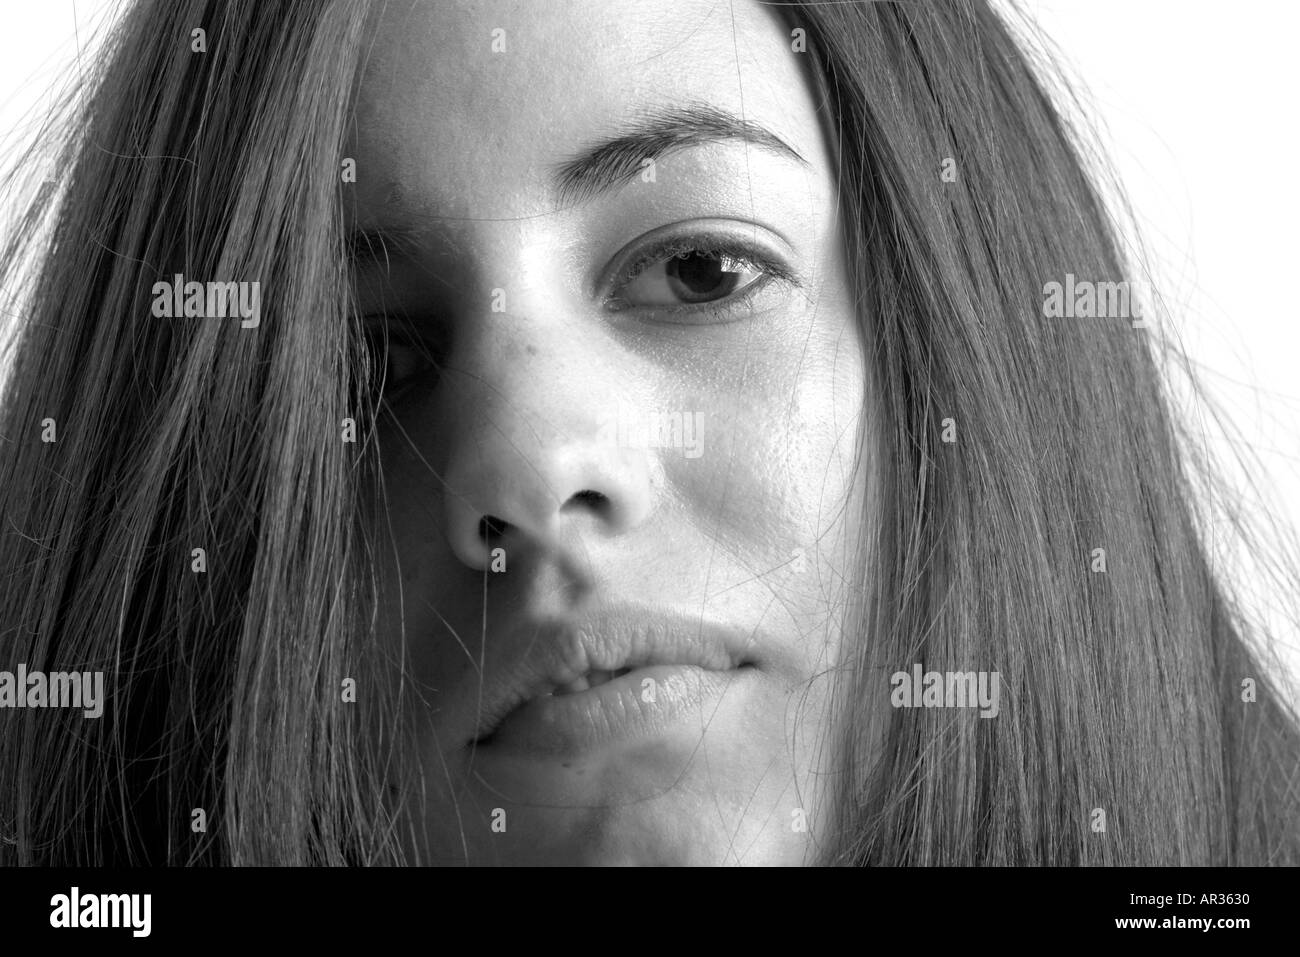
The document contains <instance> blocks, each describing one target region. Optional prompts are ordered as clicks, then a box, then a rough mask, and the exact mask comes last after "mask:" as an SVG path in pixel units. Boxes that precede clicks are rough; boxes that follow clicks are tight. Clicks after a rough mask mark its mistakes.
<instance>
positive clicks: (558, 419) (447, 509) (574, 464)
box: [442, 340, 653, 570]
mask: <svg viewBox="0 0 1300 957" xmlns="http://www.w3.org/2000/svg"><path fill="white" fill-rule="evenodd" d="M478 354H479V357H478V359H476V360H471V361H470V363H469V364H468V365H466V364H463V363H462V362H456V363H455V364H454V368H453V369H452V370H451V375H450V378H449V380H448V387H449V388H448V390H447V393H445V394H448V395H449V396H450V399H449V401H451V402H452V403H453V404H454V406H455V413H454V414H453V415H452V416H451V417H450V419H451V420H452V422H454V423H455V424H453V425H452V427H451V428H452V439H451V442H450V446H449V449H448V455H449V457H448V460H447V464H446V471H445V473H444V483H443V492H442V494H443V496H444V517H445V523H446V525H445V528H446V535H447V538H448V542H449V544H450V546H451V549H452V551H453V552H454V554H455V555H456V557H457V558H458V559H459V560H460V561H461V563H463V564H464V565H466V566H468V567H469V568H472V569H475V570H483V569H485V568H487V567H489V565H490V563H491V561H492V554H493V552H494V550H495V549H497V548H504V549H506V552H507V554H508V553H509V551H510V550H511V548H512V547H517V546H528V547H530V548H540V549H542V550H550V549H553V548H557V547H560V546H561V543H562V542H570V543H571V542H572V541H573V538H574V536H579V537H580V536H582V535H604V536H608V535H618V534H621V533H624V532H626V531H628V530H630V529H632V528H635V527H636V526H638V525H640V524H641V523H642V522H643V521H644V520H645V519H646V518H647V517H648V516H649V514H650V512H651V508H652V485H653V483H652V469H653V463H652V462H651V460H650V458H649V457H648V455H647V452H646V450H645V449H635V448H621V447H620V446H619V445H618V444H617V443H616V442H615V441H611V433H610V430H609V429H608V427H607V426H608V420H607V410H608V409H610V408H612V407H614V406H615V405H616V403H617V398H616V396H615V395H614V392H615V390H617V388H618V383H617V382H616V381H614V380H613V379H612V377H610V376H608V375H607V374H602V373H601V372H599V371H593V369H599V368H601V367H602V364H601V363H598V362H595V361H594V357H590V356H588V357H583V356H579V355H576V354H575V353H574V352H573V350H572V349H571V348H566V347H563V346H562V347H560V348H559V349H558V350H556V351H553V352H548V350H547V347H546V345H544V344H542V343H539V342H530V343H524V342H520V341H518V340H516V341H513V342H511V343H510V344H509V345H508V346H507V347H505V348H500V347H497V348H480V349H478ZM605 366H606V367H607V366H608V364H607V363H606V364H605ZM444 421H447V419H444Z"/></svg>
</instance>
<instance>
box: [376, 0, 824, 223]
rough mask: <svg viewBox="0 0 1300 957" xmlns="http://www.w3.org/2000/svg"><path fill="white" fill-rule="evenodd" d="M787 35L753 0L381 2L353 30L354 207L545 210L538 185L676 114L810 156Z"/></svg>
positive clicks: (807, 95) (797, 61) (807, 120)
mask: <svg viewBox="0 0 1300 957" xmlns="http://www.w3.org/2000/svg"><path fill="white" fill-rule="evenodd" d="M790 31H791V26H788V25H786V24H785V23H784V22H783V21H782V20H781V19H780V16H779V15H778V13H777V12H776V10H775V9H774V8H771V7H767V6H764V5H763V4H760V3H758V2H757V0H730V2H728V0H546V2H544V3H542V2H538V0H515V2H507V0H451V2H448V0H439V2H436V3H434V2H428V0H424V2H420V0H388V2H386V3H381V4H377V5H376V8H375V11H374V13H373V14H372V16H371V19H370V22H369V25H368V33H369V35H368V37H367V41H366V55H365V58H364V67H363V70H362V73H361V77H360V85H359V89H358V96H357V122H356V126H355V129H356V136H355V143H354V147H355V148H354V152H355V154H356V155H357V156H358V163H359V167H360V168H361V169H364V170H366V171H367V174H368V175H365V176H359V177H358V186H359V187H360V188H361V198H362V200H363V202H364V203H365V204H366V205H368V206H370V207H371V208H374V207H376V206H377V205H383V204H385V203H391V202H392V201H393V200H394V197H401V199H402V200H405V201H413V200H415V199H416V198H417V197H418V201H419V202H420V203H421V204H422V205H423V204H435V205H436V206H437V207H438V210H439V212H440V214H441V215H443V216H448V217H458V216H465V217H485V216H486V217H491V216H495V215H499V216H505V217H509V216H526V215H530V214H539V213H544V212H546V211H548V209H550V208H553V200H552V199H548V198H546V195H547V194H546V189H545V186H546V182H545V181H546V177H547V176H548V175H549V174H550V173H551V172H552V171H553V170H554V168H555V165H556V164H559V163H563V162H565V161H566V160H569V159H571V158H572V157H574V156H575V155H577V154H578V153H580V152H582V151H583V150H584V149H589V148H591V147H593V146H596V145H598V144H599V143H601V142H602V141H605V140H607V139H609V138H611V137H613V136H614V135H616V134H617V133H618V132H619V131H621V130H622V129H623V128H624V127H625V126H626V125H627V124H628V122H629V120H630V119H633V118H638V117H642V116H645V115H653V114H654V113H656V111H661V110H663V109H665V108H671V107H675V106H681V105H684V104H691V105H700V106H705V107H711V108H715V109H717V110H722V111H725V112H727V113H730V114H734V115H735V116H737V117H741V118H743V119H744V120H745V121H747V122H750V123H754V124H757V125H760V126H762V127H764V128H765V129H767V130H769V131H771V132H772V133H774V134H775V135H776V136H777V137H779V138H780V139H782V140H783V141H784V142H786V143H788V144H790V145H791V146H792V147H793V148H794V149H795V150H796V151H798V152H799V153H800V154H801V155H802V156H804V157H805V158H806V159H807V160H808V161H809V162H810V163H811V164H813V166H814V167H819V166H820V167H823V168H824V165H825V164H826V156H825V144H824V142H823V135H822V132H821V129H820V127H819V125H818V119H817V115H818V114H817V110H816V105H815V100H814V96H813V94H812V90H811V85H810V83H809V81H808V79H807V75H808V65H807V64H806V62H805V60H806V57H807V54H805V53H802V52H796V51H795V50H794V49H793V48H792V47H793V46H794V44H792V38H791V32H790Z"/></svg>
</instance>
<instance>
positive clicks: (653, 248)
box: [605, 236, 802, 317]
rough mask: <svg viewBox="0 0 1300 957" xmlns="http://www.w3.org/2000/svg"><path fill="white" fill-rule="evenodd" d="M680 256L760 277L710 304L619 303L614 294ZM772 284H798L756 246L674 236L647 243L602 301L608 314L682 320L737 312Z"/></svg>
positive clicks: (727, 239) (709, 238)
mask: <svg viewBox="0 0 1300 957" xmlns="http://www.w3.org/2000/svg"><path fill="white" fill-rule="evenodd" d="M682 253H696V254H698V255H703V256H725V257H727V258H728V259H734V260H736V261H738V262H740V263H743V264H744V265H746V266H750V267H752V268H754V269H757V270H758V271H759V272H761V273H763V277H762V278H761V279H757V280H755V281H753V282H751V283H750V284H749V285H748V286H746V287H745V288H744V289H742V290H741V291H739V292H736V293H733V294H732V295H730V296H727V297H724V298H722V299H718V300H714V301H713V302H702V303H682V304H681V305H680V306H637V305H634V304H632V303H628V302H626V301H624V300H621V299H620V298H619V297H618V295H617V291H618V290H619V289H622V288H623V287H624V286H626V285H627V284H628V283H630V282H632V281H634V280H635V279H636V278H637V277H639V276H640V275H641V274H642V273H643V272H645V271H646V270H647V269H649V268H650V267H651V266H656V265H658V264H659V263H662V262H664V261H665V260H667V259H670V258H672V257H673V256H677V255H680V254H682ZM773 281H776V282H782V283H786V284H788V285H791V286H793V287H795V288H800V287H801V286H802V284H801V283H800V282H799V280H798V277H796V276H795V275H794V273H793V272H792V271H791V270H790V269H789V268H788V267H786V266H785V265H784V264H782V263H780V262H777V261H776V260H775V259H773V258H772V257H771V256H769V255H767V254H766V253H765V252H764V251H763V250H761V249H760V248H758V247H757V246H754V245H751V244H749V243H746V242H742V241H739V240H736V239H732V238H728V237H722V236H676V237H669V238H665V239H662V240H659V241H658V242H654V243H651V244H650V245H649V246H647V247H646V248H645V249H643V250H641V251H640V252H639V253H637V255H636V258H635V259H633V260H632V262H631V264H630V265H628V266H626V267H624V268H623V269H622V271H621V272H620V273H619V276H618V279H617V280H616V281H615V282H614V283H613V284H612V288H613V290H614V291H613V292H611V294H610V295H609V296H607V297H606V299H605V308H606V309H608V310H609V311H611V312H625V311H629V310H633V309H643V310H645V311H647V312H649V313H650V314H651V315H653V316H659V317H663V316H685V315H692V314H694V315H698V314H700V313H714V314H718V313H729V312H739V311H740V310H741V309H742V308H743V307H744V306H746V305H748V304H749V302H750V300H752V299H753V298H754V296H756V295H757V294H758V293H760V292H762V291H763V290H764V289H765V288H767V286H768V285H769V284H770V283H772V282H773Z"/></svg>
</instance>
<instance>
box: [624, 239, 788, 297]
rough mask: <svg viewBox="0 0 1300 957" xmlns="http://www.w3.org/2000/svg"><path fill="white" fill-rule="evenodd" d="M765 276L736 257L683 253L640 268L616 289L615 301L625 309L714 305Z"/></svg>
mask: <svg viewBox="0 0 1300 957" xmlns="http://www.w3.org/2000/svg"><path fill="white" fill-rule="evenodd" d="M765 275H766V273H764V271H763V270H762V269H761V268H760V267H758V266H756V265H754V264H752V263H749V262H746V261H745V260H744V259H741V258H739V257H737V256H733V255H729V254H727V253H714V252H706V251H701V250H698V249H694V250H685V251H683V252H678V253H674V254H673V255H670V256H668V257H666V258H663V259H660V260H659V261H658V262H655V263H652V264H651V265H649V266H646V267H643V268H642V269H641V271H640V272H639V273H638V274H637V275H636V276H634V277H633V278H632V280H631V281H630V282H628V283H626V284H625V285H624V286H623V287H622V288H621V289H620V291H619V297H618V298H619V299H620V300H621V301H622V302H623V303H624V304H625V305H628V306H677V305H683V304H688V305H689V304H696V303H705V302H716V301H717V300H719V299H725V298H727V297H728V296H730V295H732V294H734V293H735V292H737V291H741V290H744V289H747V288H749V286H751V285H753V284H754V283H756V282H759V281H760V280H762V279H763V278H764V276H765Z"/></svg>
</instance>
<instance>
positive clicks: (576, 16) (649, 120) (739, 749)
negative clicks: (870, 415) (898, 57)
mask: <svg viewBox="0 0 1300 957" xmlns="http://www.w3.org/2000/svg"><path fill="white" fill-rule="evenodd" d="M370 29H371V31H372V35H371V36H370V37H369V38H368V39H367V42H366V49H367V51H368V52H367V55H366V57H365V65H364V72H363V75H362V78H361V80H360V86H359V93H358V100H357V104H358V108H357V119H356V127H355V129H356V139H355V142H354V143H353V144H352V145H351V147H350V155H351V156H352V157H353V158H354V159H355V160H356V183H355V186H354V187H345V189H355V200H356V202H355V223H354V224H353V225H354V226H355V228H356V230H358V237H357V238H358V246H359V248H360V249H361V254H360V255H359V257H358V263H359V266H358V269H359V272H358V277H359V278H358V295H359V301H360V306H361V311H362V313H363V314H364V315H365V316H367V320H366V321H367V323H368V324H371V325H374V326H377V327H382V323H383V321H384V319H385V317H387V322H388V336H389V353H388V366H387V386H386V389H385V394H386V397H387V399H388V401H389V403H390V405H391V407H392V410H391V414H389V415H388V416H386V417H385V418H384V420H383V421H382V423H381V425H380V431H379V436H378V439H379V443H380V449H381V456H382V461H383V485H384V487H383V498H382V499H381V501H382V502H384V503H385V504H386V512H385V511H384V510H383V509H381V510H380V511H381V514H383V516H384V517H383V519H382V520H380V521H379V522H378V523H377V525H378V528H377V534H378V535H379V539H378V540H379V543H380V547H379V549H378V550H377V556H378V559H379V562H380V565H381V572H382V576H383V577H382V580H383V582H384V586H385V599H384V602H383V606H382V610H381V611H382V614H381V623H380V624H381V627H380V630H379V635H380V640H381V643H382V647H383V650H384V651H385V652H386V653H387V656H388V658H389V659H390V660H391V661H393V662H394V663H395V664H396V665H400V667H402V668H403V669H404V670H405V673H406V675H407V684H406V686H405V690H404V693H403V695H402V697H401V699H400V701H399V702H394V703H393V704H394V706H397V707H400V709H401V714H402V718H403V721H404V722H405V724H404V728H403V737H402V738H401V741H400V745H399V746H400V747H401V748H402V749H404V750H405V749H410V748H414V754H415V757H416V760H415V763H414V771H413V772H412V773H406V774H401V773H399V772H397V771H394V772H392V773H391V775H390V778H389V782H388V783H389V785H390V790H391V792H392V794H393V799H394V801H395V802H397V803H398V804H399V806H400V807H401V808H402V810H403V818H402V820H403V824H404V829H405V830H406V831H407V832H409V835H408V838H407V844H408V846H409V847H410V848H411V849H412V850H413V851H417V852H418V853H419V855H420V858H421V859H422V860H425V861H463V860H465V859H466V857H467V856H468V859H469V860H470V861H471V862H473V863H493V862H501V863H533V862H537V863H541V862H546V863H647V864H651V863H682V864H689V863H707V864H731V863H746V864H750V863H801V862H804V861H805V860H806V859H807V856H808V853H809V851H810V850H811V849H812V846H813V843H814V842H815V840H816V838H817V832H818V827H819V825H820V822H821V820H822V816H823V811H824V808H823V803H824V802H823V794H826V793H828V792H829V785H830V784H832V783H834V782H831V781H829V780H828V774H829V772H830V770H831V766H832V758H833V755H832V754H831V753H830V749H824V748H823V747H822V745H823V744H824V743H825V741H826V737H827V732H828V729H829V718H830V714H829V707H828V692H829V690H830V683H831V677H832V672H833V670H834V668H835V666H836V663H837V661H838V660H839V656H840V644H841V641H840V633H839V627H838V622H839V620H840V619H841V618H842V616H843V614H844V612H845V606H844V603H843V600H844V595H843V594H842V586H843V584H844V576H845V575H846V574H848V572H849V569H850V568H851V567H852V565H853V560H854V558H855V557H856V556H855V552H854V548H855V546H856V542H857V538H856V536H857V535H859V534H860V532H861V529H860V528H859V527H858V525H859V516H861V515H862V514H863V513H864V503H865V502H866V501H868V498H869V496H868V490H867V489H866V488H864V487H862V485H861V483H860V482H859V481H857V480H856V479H855V476H854V464H855V460H856V456H857V453H858V449H859V441H860V430H861V428H862V424H863V423H862V416H863V406H864V397H865V395H866V392H867V388H868V383H867V381H866V379H865V373H864V366H865V362H864V355H863V343H862V338H861V333H860V331H859V328H858V324H857V322H856V318H855V314H854V309H853V302H852V296H851V294H850V290H849V283H848V279H847V275H846V267H845V261H844V252H843V248H842V242H841V238H840V232H839V224H838V221H837V214H836V179H835V175H834V169H835V166H834V160H833V156H832V148H833V147H832V145H831V144H830V143H829V142H828V138H827V136H826V134H825V132H824V130H823V129H822V127H821V125H820V123H819V119H818V112H817V98H816V96H815V95H814V93H813V87H812V84H811V81H810V76H811V64H809V63H808V62H807V61H808V54H806V53H804V52H801V50H802V44H801V42H800V41H799V38H798V37H797V36H792V35H791V32H790V29H789V28H788V27H785V26H783V25H782V24H781V23H780V21H779V20H778V19H777V17H776V15H775V14H774V13H773V12H771V10H769V9H766V8H764V7H763V6H761V5H760V4H758V3H756V2H735V3H716V2H713V0H635V2H619V3H610V2H608V0H566V2H562V3H561V2H556V3H546V4H544V5H538V4H536V3H520V2H496V0H491V2H489V0H473V2H455V3H450V2H439V3H436V4H434V3H418V2H409V0H390V2H388V3H386V4H380V5H376V12H375V15H374V16H373V18H372V21H371V25H370ZM381 235H382V237H383V238H382V239H381V238H380V236H381ZM368 250H369V251H372V252H368ZM428 355H431V356H432V358H433V359H434V360H435V362H432V363H431V362H430V361H429V359H428V357H427V356H428ZM435 363H436V365H435ZM868 464H870V462H869V460H868ZM362 693H364V691H363V692H362ZM408 753H409V752H408Z"/></svg>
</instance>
